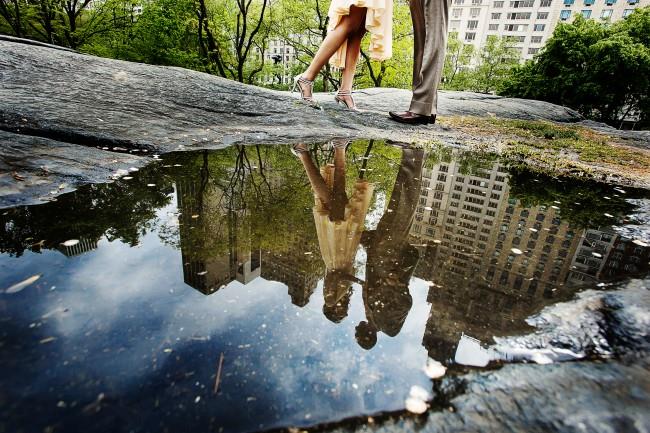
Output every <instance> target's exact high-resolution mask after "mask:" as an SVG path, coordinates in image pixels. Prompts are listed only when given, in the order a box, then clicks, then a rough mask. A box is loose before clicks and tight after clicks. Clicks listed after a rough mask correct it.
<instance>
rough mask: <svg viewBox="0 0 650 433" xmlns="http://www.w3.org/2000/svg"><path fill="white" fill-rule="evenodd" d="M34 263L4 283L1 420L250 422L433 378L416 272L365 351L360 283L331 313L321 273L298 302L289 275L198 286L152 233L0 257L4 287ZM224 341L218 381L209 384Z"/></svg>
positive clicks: (349, 404)
mask: <svg viewBox="0 0 650 433" xmlns="http://www.w3.org/2000/svg"><path fill="white" fill-rule="evenodd" d="M173 211H175V208H174V207H173V205H172V206H170V207H168V208H166V209H161V210H160V212H159V213H158V214H159V215H161V216H162V215H164V214H166V212H173ZM361 258H363V252H360V256H359V257H358V259H361ZM263 265H264V264H262V266H263ZM360 272H362V269H361V270H360ZM37 273H43V276H42V278H41V279H40V280H39V281H37V282H36V283H35V284H33V285H31V286H29V287H27V288H26V289H24V290H23V291H22V292H20V293H17V294H14V295H7V294H3V295H0V296H1V298H0V308H1V311H2V316H3V318H2V321H1V322H0V332H1V335H2V340H3V341H2V344H3V350H2V354H1V355H0V367H1V368H2V372H3V373H2V375H0V384H1V385H2V386H1V387H0V388H1V389H2V391H1V393H2V400H4V401H7V402H10V404H6V405H3V408H2V409H0V413H2V416H1V418H2V419H4V420H8V421H4V422H2V424H4V430H5V431H15V430H18V428H19V427H20V426H23V427H28V430H33V431H42V430H43V428H44V427H45V426H46V425H48V424H50V425H54V424H55V423H58V424H57V425H58V426H59V427H62V428H63V429H65V428H68V429H70V428H73V427H74V428H80V427H77V426H79V423H82V424H83V423H86V424H87V425H85V426H84V429H85V430H90V431H115V430H122V431H124V430H131V429H134V430H136V429H143V430H153V431H159V430H161V429H162V427H163V426H166V427H169V428H170V429H172V430H174V429H176V430H178V429H181V430H183V429H187V430H189V428H190V427H192V429H193V430H196V428H195V427H199V426H200V430H206V428H205V426H211V427H214V428H211V429H212V430H218V428H219V427H224V428H225V430H226V431H250V430H256V429H260V428H269V427H273V426H279V425H287V424H301V423H302V424H306V423H313V422H318V421H328V420H334V419H339V418H342V417H346V416H351V415H355V414H359V413H371V412H376V411H380V410H394V409H399V408H402V407H403V401H404V398H405V397H406V395H407V393H408V390H409V388H410V386H411V385H415V384H418V385H421V386H425V387H426V386H427V384H428V379H427V378H426V376H425V375H424V373H423V372H422V367H423V365H424V363H425V361H426V356H427V355H426V350H425V349H424V348H423V347H422V345H421V341H422V336H423V333H424V326H425V323H426V319H427V315H428V311H429V306H428V305H427V303H426V293H427V286H426V284H425V283H424V282H423V281H421V280H417V279H415V280H413V282H412V284H411V288H410V290H411V294H412V296H413V301H414V302H413V308H412V309H411V311H410V313H409V316H408V318H407V320H406V322H405V324H404V326H403V328H402V331H401V332H400V333H399V335H397V336H396V337H395V338H389V337H386V336H385V335H383V334H379V338H378V342H377V345H376V346H375V347H374V348H373V349H372V350H371V351H365V350H363V349H361V348H360V347H359V346H358V345H357V344H356V341H355V338H354V327H355V326H356V325H357V324H358V323H359V322H360V321H361V320H364V307H363V300H362V296H361V287H360V286H358V285H355V292H354V295H353V296H352V299H351V302H350V313H349V315H348V317H347V318H346V319H345V320H343V321H342V322H341V323H339V324H334V323H331V322H329V321H328V320H327V319H326V318H325V316H324V315H323V314H322V308H323V296H322V282H321V283H319V286H318V288H317V290H316V292H315V293H314V294H313V295H312V296H311V298H310V302H309V304H308V305H307V306H305V307H303V308H299V307H296V306H294V305H292V304H291V302H290V297H289V295H288V294H287V287H286V285H284V284H282V283H279V282H272V281H266V280H264V279H262V278H258V279H256V280H254V281H252V282H251V283H249V284H248V285H246V286H243V285H242V284H240V283H238V282H233V283H231V284H229V285H228V286H227V287H226V288H224V289H222V290H220V291H218V292H217V293H215V294H214V295H212V296H204V295H202V294H201V293H199V292H198V291H195V290H193V289H192V288H190V287H189V286H187V285H185V284H184V283H183V272H182V260H181V253H180V251H178V250H175V249H173V248H170V247H168V246H165V245H164V244H162V243H161V242H160V240H159V238H158V236H157V234H156V233H148V234H147V235H145V236H144V237H143V238H142V239H141V243H140V245H139V246H137V247H135V248H129V247H128V246H127V245H125V244H122V243H120V242H108V241H107V240H105V239H102V240H100V242H99V246H98V249H96V250H94V251H92V252H89V253H86V254H83V255H80V256H76V257H71V258H66V257H65V256H63V255H62V254H60V253H59V252H56V251H44V252H43V253H42V254H35V253H30V252H27V253H26V254H25V255H24V256H23V257H21V258H19V259H16V258H10V257H8V256H0V286H1V287H8V286H9V285H11V284H12V283H14V282H16V281H20V280H22V279H24V278H26V277H29V276H31V275H33V274H37ZM44 316H45V318H43V317H44ZM49 337H54V338H55V340H53V341H50V342H41V341H46V340H44V339H47V338H49ZM221 353H224V359H225V361H224V366H223V374H222V378H221V379H222V380H221V385H220V389H221V392H220V393H219V394H218V395H213V393H212V388H213V386H214V381H215V375H216V369H217V363H218V359H219V356H220V354H221ZM100 393H103V395H104V398H103V399H102V401H101V402H100V403H99V404H95V405H93V404H92V403H93V402H94V401H96V400H97V397H98V395H100ZM199 397H200V398H199ZM197 398H198V402H197ZM97 410H99V412H97ZM34 413H38V414H39V416H38V417H34V415H33V414H34ZM88 415H92V417H90V416H88Z"/></svg>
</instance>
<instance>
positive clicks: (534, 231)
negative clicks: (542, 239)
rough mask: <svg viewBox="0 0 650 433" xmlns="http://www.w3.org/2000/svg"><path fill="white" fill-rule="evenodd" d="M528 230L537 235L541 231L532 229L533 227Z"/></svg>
mask: <svg viewBox="0 0 650 433" xmlns="http://www.w3.org/2000/svg"><path fill="white" fill-rule="evenodd" d="M528 230H530V231H531V232H533V233H537V232H538V231H539V230H537V229H534V228H532V227H530V228H529V229H528Z"/></svg>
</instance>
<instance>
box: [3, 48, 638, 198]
mask: <svg viewBox="0 0 650 433" xmlns="http://www.w3.org/2000/svg"><path fill="white" fill-rule="evenodd" d="M0 81H1V82H2V86H1V87H0V131H3V133H2V135H1V136H0V140H2V146H0V161H1V163H2V167H3V169H4V170H11V171H16V172H17V174H18V176H19V177H18V178H16V177H15V176H8V175H7V174H6V173H5V174H4V175H3V177H2V183H1V188H2V191H0V192H2V196H0V208H1V207H7V206H12V205H16V204H27V203H37V202H39V197H41V196H42V194H43V192H44V190H45V189H47V188H49V187H50V186H51V185H57V184H60V183H68V182H69V180H70V179H76V183H84V182H99V181H102V180H107V179H108V177H107V176H108V175H109V173H110V172H111V170H112V169H113V168H115V167H110V169H106V164H105V163H110V162H111V161H114V160H116V159H117V160H118V163H113V164H117V165H120V167H118V168H125V167H124V166H125V165H130V164H132V159H131V158H128V160H124V161H122V160H121V158H126V157H125V156H124V155H122V156H120V157H113V156H111V155H110V154H108V153H107V152H105V151H106V150H107V151H116V150H117V151H120V150H122V151H127V150H128V151H132V152H133V151H136V150H137V151H138V152H142V151H148V152H149V155H150V154H152V153H155V152H158V153H164V152H170V151H174V150H190V149H205V148H220V147H224V146H228V145H231V144H235V143H244V144H252V143H295V142H300V141H306V142H318V141H326V140H328V139H330V138H332V137H363V138H381V139H389V140H396V141H407V142H411V141H423V140H424V141H431V140H436V141H439V142H443V143H446V144H450V145H454V146H464V145H466V142H467V140H469V139H474V140H475V141H476V140H478V142H480V143H483V142H484V141H489V140H490V137H469V136H468V135H467V134H464V133H461V132H459V131H455V130H452V129H451V128H449V127H442V126H439V125H434V126H419V127H410V126H406V125H401V124H398V123H395V122H393V121H391V120H390V119H389V118H388V117H387V111H389V110H400V109H405V108H406V107H407V106H408V103H409V100H410V92H409V91H407V90H398V89H365V90H362V91H359V92H357V93H356V98H357V100H358V103H359V106H361V107H362V108H363V109H364V110H365V111H364V112H361V113H354V112H350V111H349V110H346V109H344V108H341V107H337V105H336V104H335V103H334V101H333V96H332V95H329V94H319V95H317V99H318V100H319V101H321V102H322V104H321V108H320V109H315V108H313V107H311V106H309V105H306V104H304V103H302V102H301V101H299V100H298V99H297V96H296V95H290V94H289V93H288V92H279V91H272V90H267V89H262V88H259V87H255V86H249V85H245V84H241V83H238V82H235V81H231V80H226V79H223V78H219V77H216V76H212V75H208V74H204V73H200V72H195V71H190V70H186V69H181V68H173V67H163V66H152V65H145V64H139V63H132V62H124V61H118V60H111V59H104V58H99V57H94V56H88V55H84V54H80V53H77V52H73V51H70V50H65V49H59V48H56V47H52V46H48V45H47V44H41V43H34V42H33V41H24V40H20V39H16V38H12V37H7V36H0ZM439 112H440V116H446V115H478V116H498V117H507V118H516V119H546V120H552V121H557V122H579V121H582V118H581V116H580V115H579V114H578V113H576V112H575V111H573V110H570V109H568V108H566V107H560V106H557V105H553V104H549V103H546V102H541V101H530V100H522V99H509V98H500V97H497V96H491V95H483V94H476V93H470V92H441V93H440V102H439ZM599 127H602V125H600V126H599ZM636 138H637V136H636V135H635V136H634V137H633V139H634V140H635V139H636ZM634 140H633V141H634ZM33 149H38V151H39V152H40V154H39V161H38V164H34V163H32V162H30V161H19V159H18V158H17V157H16V155H19V154H22V155H23V159H27V156H28V155H30V152H31V151H33ZM102 150H104V151H102ZM140 154H144V152H142V153H140ZM73 162H76V164H75V163H73ZM42 165H44V166H48V167H57V168H56V170H51V171H49V173H45V172H43V171H42V170H40V168H39V167H40V166H42ZM79 165H84V167H85V168H84V169H83V170H80V168H79ZM20 177H23V178H30V179H32V180H30V181H28V182H24V183H20V182H21V181H20V180H17V179H20ZM73 183H74V182H73ZM45 184H47V186H45V187H43V185H45ZM36 185H40V186H39V188H36V187H35V186H36Z"/></svg>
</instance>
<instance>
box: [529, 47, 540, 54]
mask: <svg viewBox="0 0 650 433" xmlns="http://www.w3.org/2000/svg"><path fill="white" fill-rule="evenodd" d="M538 51H539V48H528V54H537V52H538Z"/></svg>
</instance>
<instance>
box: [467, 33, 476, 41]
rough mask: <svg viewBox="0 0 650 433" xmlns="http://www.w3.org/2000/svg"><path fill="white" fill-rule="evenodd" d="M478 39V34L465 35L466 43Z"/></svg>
mask: <svg viewBox="0 0 650 433" xmlns="http://www.w3.org/2000/svg"><path fill="white" fill-rule="evenodd" d="M474 39H476V33H474V32H470V33H465V40H466V41H473V40H474Z"/></svg>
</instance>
